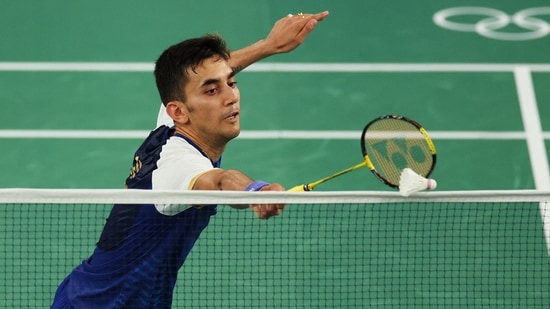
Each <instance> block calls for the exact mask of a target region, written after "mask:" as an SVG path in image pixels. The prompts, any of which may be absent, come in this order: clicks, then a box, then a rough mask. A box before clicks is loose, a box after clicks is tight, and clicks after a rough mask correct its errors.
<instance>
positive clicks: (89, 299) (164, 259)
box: [52, 13, 327, 309]
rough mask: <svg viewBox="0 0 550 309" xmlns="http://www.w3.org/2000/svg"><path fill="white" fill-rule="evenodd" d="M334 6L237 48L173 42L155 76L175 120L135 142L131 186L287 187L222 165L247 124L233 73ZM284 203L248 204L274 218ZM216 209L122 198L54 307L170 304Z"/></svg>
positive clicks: (291, 44) (282, 48)
mask: <svg viewBox="0 0 550 309" xmlns="http://www.w3.org/2000/svg"><path fill="white" fill-rule="evenodd" d="M326 14H327V13H320V14H316V15H311V14H306V15H299V16H287V17H285V18H283V19H281V20H279V21H278V22H277V23H276V24H275V26H274V27H273V29H272V31H271V33H270V34H269V35H268V37H267V38H266V39H265V40H262V41H260V42H258V43H256V44H253V45H251V46H249V47H247V48H245V49H243V50H241V51H237V52H235V53H233V54H230V53H229V50H228V49H227V48H226V45H225V42H224V40H223V39H222V38H221V37H220V36H217V35H205V36H203V37H200V38H195V39H190V40H186V41H183V42H181V43H178V44H176V45H173V46H171V47H170V48H168V49H167V50H165V51H164V52H163V53H162V54H161V56H160V57H159V58H158V60H157V62H156V66H155V78H156V83H157V88H158V91H159V94H160V97H161V100H162V102H163V105H164V107H165V112H166V115H168V116H169V117H170V119H171V120H170V121H163V122H161V123H160V124H159V126H158V127H157V129H155V130H154V131H152V132H151V134H150V135H149V136H148V137H147V138H146V139H145V141H144V142H143V144H142V146H141V147H140V148H139V149H138V150H137V151H136V153H135V155H134V164H133V167H132V169H131V173H130V176H129V177H128V178H127V180H126V186H127V187H128V188H130V189H152V190H246V191H283V190H284V188H283V187H282V186H281V185H279V184H276V183H267V182H264V181H258V180H253V179H252V178H250V177H249V176H247V175H245V174H244V173H242V172H240V171H237V170H224V169H221V168H220V162H221V156H222V153H223V151H224V149H225V147H226V145H227V143H228V142H229V141H230V140H232V139H233V138H235V137H237V135H238V134H239V132H240V91H239V88H238V87H237V82H236V76H235V75H236V73H237V72H238V71H239V70H241V69H243V68H244V67H246V66H247V65H249V64H251V63H252V62H254V61H257V60H260V59H262V58H265V57H267V56H269V55H272V54H276V53H281V52H287V51H290V50H293V49H294V48H296V47H297V46H298V45H300V44H301V43H302V41H303V40H304V39H305V37H306V36H307V34H308V33H310V32H311V31H312V30H313V28H314V27H315V25H316V22H317V21H319V20H322V19H323V18H324V17H326ZM302 16H304V17H302ZM159 119H163V117H159ZM167 123H168V125H166V124H167ZM235 207H238V208H242V207H241V206H235ZM283 207H284V205H278V204H271V205H250V207H249V208H251V209H252V211H254V213H255V215H256V216H257V217H259V218H261V219H267V218H270V217H272V216H276V215H279V214H280V213H281V211H282V209H283ZM246 208H248V207H246ZM214 214H216V206H215V205H179V204H178V205H173V204H170V205H161V204H155V205H152V204H151V205H114V207H113V209H112V210H111V213H110V215H109V218H108V219H107V222H106V224H105V227H104V229H103V232H102V234H101V236H100V238H99V241H98V243H97V247H96V248H95V250H94V252H93V254H92V255H91V256H90V257H89V258H88V259H86V260H84V261H83V262H82V264H80V265H79V266H77V267H76V268H75V269H74V270H73V271H72V272H71V273H70V274H69V275H68V276H67V277H66V278H65V279H64V280H63V282H62V283H61V284H60V286H59V287H58V290H57V292H56V295H55V298H54V301H53V304H52V308H160V309H162V308H170V307H171V304H172V294H173V290H174V287H175V284H176V279H177V273H178V270H179V269H180V267H181V266H182V265H183V263H184V261H185V259H186V257H187V255H188V254H189V252H190V250H191V249H192V247H193V245H194V243H195V241H196V240H197V238H198V237H199V235H200V233H201V232H202V230H203V229H204V228H205V227H206V226H207V225H208V223H209V220H210V217H211V216H212V215H214ZM183 280H185V279H183ZM205 293H206V294H207V293H208V291H207V290H206V291H205ZM205 297H207V296H205Z"/></svg>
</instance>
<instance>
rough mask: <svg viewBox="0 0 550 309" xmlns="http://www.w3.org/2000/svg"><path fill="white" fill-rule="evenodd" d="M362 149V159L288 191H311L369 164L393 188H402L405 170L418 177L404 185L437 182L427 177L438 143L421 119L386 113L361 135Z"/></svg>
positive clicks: (417, 186) (419, 186)
mask: <svg viewBox="0 0 550 309" xmlns="http://www.w3.org/2000/svg"><path fill="white" fill-rule="evenodd" d="M361 151H362V154H363V162H361V163H359V164H356V165H354V166H352V167H349V168H347V169H345V170H342V171H340V172H337V173H335V174H332V175H330V176H328V177H325V178H322V179H319V180H317V181H315V182H310V183H306V184H302V185H298V186H295V187H293V188H291V189H290V190H288V191H294V192H296V191H311V190H313V188H315V187H316V186H318V185H320V184H322V183H324V182H327V181H329V180H331V179H334V178H336V177H338V176H341V175H344V174H347V173H349V172H351V171H354V170H357V169H360V168H363V167H367V168H368V169H369V170H370V171H371V172H372V173H373V174H374V175H375V176H376V178H378V179H379V180H380V181H382V183H384V184H385V185H387V186H390V187H392V188H399V187H400V181H401V178H402V173H403V172H404V171H405V170H407V171H411V170H412V171H413V172H414V173H415V174H417V175H418V177H419V178H418V177H416V178H415V177H407V181H409V180H408V179H411V178H412V179H414V181H415V183H414V184H412V183H407V184H403V183H401V186H402V187H403V186H404V185H406V186H407V187H411V186H413V187H414V191H421V190H425V189H434V188H435V185H436V183H435V181H433V180H431V179H427V177H429V176H430V174H431V173H432V171H433V169H434V167H435V163H436V158H437V156H436V150H435V146H434V144H433V142H432V140H431V138H430V136H429V135H428V133H427V132H426V130H425V129H424V128H423V127H422V126H421V125H420V124H419V123H418V122H416V121H414V120H412V119H410V118H407V117H404V116H399V115H384V116H380V117H378V118H376V119H374V120H372V121H371V122H369V123H368V124H367V125H366V126H365V128H364V129H363V133H362V134H361ZM420 180H426V183H425V185H424V184H418V182H419V181H420ZM409 182H410V181H409ZM422 186H425V187H424V188H423V187H422ZM407 190H409V189H408V188H407ZM410 193H411V192H408V193H407V195H408V194H410Z"/></svg>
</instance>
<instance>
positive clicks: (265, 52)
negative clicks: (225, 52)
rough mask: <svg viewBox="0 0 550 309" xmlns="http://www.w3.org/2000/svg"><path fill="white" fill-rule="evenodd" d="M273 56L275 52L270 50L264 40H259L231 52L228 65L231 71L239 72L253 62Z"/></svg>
mask: <svg viewBox="0 0 550 309" xmlns="http://www.w3.org/2000/svg"><path fill="white" fill-rule="evenodd" d="M274 54H276V51H274V50H272V49H271V48H270V47H269V44H267V43H266V42H265V40H260V41H258V42H256V43H254V44H251V45H248V46H247V47H244V48H241V49H239V50H236V51H234V52H232V53H231V60H230V65H231V66H232V67H233V69H235V70H236V71H237V72H239V71H242V70H243V69H245V68H246V67H248V66H249V65H251V64H253V63H254V62H257V61H260V60H262V59H264V58H267V57H269V56H271V55H274Z"/></svg>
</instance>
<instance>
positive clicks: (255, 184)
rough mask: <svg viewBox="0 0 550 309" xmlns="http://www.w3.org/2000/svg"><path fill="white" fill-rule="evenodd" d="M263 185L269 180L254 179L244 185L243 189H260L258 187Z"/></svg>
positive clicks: (267, 183) (267, 184)
mask: <svg viewBox="0 0 550 309" xmlns="http://www.w3.org/2000/svg"><path fill="white" fill-rule="evenodd" d="M265 186H269V182H265V181H261V180H255V181H253V182H252V183H251V184H249V185H248V186H246V188H245V189H244V191H260V189H261V188H263V187H265Z"/></svg>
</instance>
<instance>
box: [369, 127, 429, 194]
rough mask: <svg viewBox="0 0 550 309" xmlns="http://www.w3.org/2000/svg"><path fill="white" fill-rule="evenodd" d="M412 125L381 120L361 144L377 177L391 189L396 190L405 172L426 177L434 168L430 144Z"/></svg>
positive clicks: (419, 130) (370, 129)
mask: <svg viewBox="0 0 550 309" xmlns="http://www.w3.org/2000/svg"><path fill="white" fill-rule="evenodd" d="M421 130H422V129H419V128H418V127H417V126H415V125H414V124H412V123H410V122H407V121H403V120H401V119H394V118H388V119H381V120H379V121H376V122H374V123H372V124H371V125H370V126H369V127H368V128H367V130H366V131H365V133H364V136H363V143H364V147H365V150H366V153H367V154H368V157H369V158H370V160H371V162H372V165H373V166H374V167H375V169H376V171H377V173H379V174H380V176H381V177H382V178H384V179H385V180H386V181H387V182H389V183H390V184H391V185H393V186H399V179H400V176H401V172H402V170H403V169H404V168H407V167H409V168H411V169H413V170H414V171H416V172H417V173H418V174H419V175H422V176H424V177H426V176H428V175H429V174H430V172H431V170H432V168H433V165H434V158H433V156H432V154H434V151H433V150H434V149H433V144H431V141H430V140H429V138H427V137H426V136H424V134H422V132H421Z"/></svg>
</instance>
